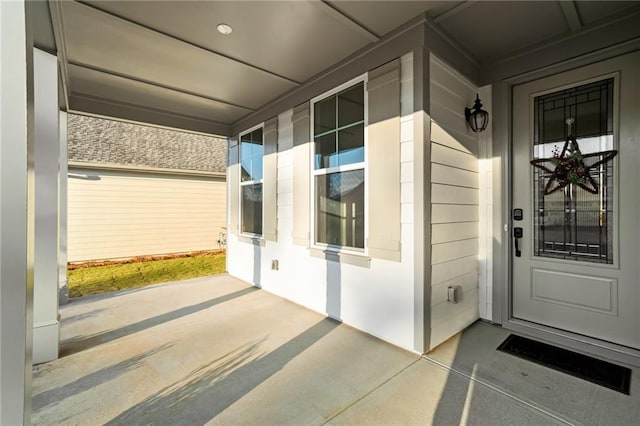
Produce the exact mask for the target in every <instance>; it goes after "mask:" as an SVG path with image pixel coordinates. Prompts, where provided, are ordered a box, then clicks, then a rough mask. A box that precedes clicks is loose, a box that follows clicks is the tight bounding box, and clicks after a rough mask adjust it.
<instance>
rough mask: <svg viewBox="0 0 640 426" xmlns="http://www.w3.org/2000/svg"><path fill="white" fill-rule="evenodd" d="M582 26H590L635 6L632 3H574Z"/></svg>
mask: <svg viewBox="0 0 640 426" xmlns="http://www.w3.org/2000/svg"><path fill="white" fill-rule="evenodd" d="M574 3H575V5H576V9H577V10H578V15H579V16H580V20H581V21H582V23H583V24H585V25H587V24H591V23H593V22H597V21H599V20H601V19H602V18H605V17H607V16H610V15H613V14H615V13H618V12H620V11H622V10H624V9H627V8H630V7H634V6H637V2H634V1H606V2H602V1H576V2H574Z"/></svg>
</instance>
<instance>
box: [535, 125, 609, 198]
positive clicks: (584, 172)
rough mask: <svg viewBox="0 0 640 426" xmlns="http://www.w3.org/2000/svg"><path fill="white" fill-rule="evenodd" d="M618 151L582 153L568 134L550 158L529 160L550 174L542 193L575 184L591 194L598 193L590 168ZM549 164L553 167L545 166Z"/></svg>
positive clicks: (546, 193) (605, 160)
mask: <svg viewBox="0 0 640 426" xmlns="http://www.w3.org/2000/svg"><path fill="white" fill-rule="evenodd" d="M617 153H618V151H616V150H611V151H602V152H594V153H592V154H586V155H583V154H582V152H580V147H579V146H578V142H577V141H576V138H575V137H573V136H569V137H568V138H567V140H566V141H565V143H564V146H563V147H562V151H561V152H558V150H557V149H555V150H554V153H553V157H551V158H538V159H536V160H531V165H533V166H534V167H537V168H539V169H542V170H544V171H545V172H547V173H549V174H550V178H549V181H548V182H547V184H546V185H545V187H544V195H549V194H551V193H552V192H555V191H558V190H560V189H562V188H564V187H565V186H567V185H570V184H575V185H578V186H579V187H580V188H582V189H584V190H585V191H589V192H590V193H592V194H597V193H598V185H597V184H596V182H595V181H594V180H593V177H592V176H591V169H593V168H595V167H598V166H599V165H601V164H604V163H606V162H607V161H609V160H611V159H613V157H615V156H616V154H617ZM549 164H550V165H551V167H553V169H551V168H550V167H547V165H549Z"/></svg>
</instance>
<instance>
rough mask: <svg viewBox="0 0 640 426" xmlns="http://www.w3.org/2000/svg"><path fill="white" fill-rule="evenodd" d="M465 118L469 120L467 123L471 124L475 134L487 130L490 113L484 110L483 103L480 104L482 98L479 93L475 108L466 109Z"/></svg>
mask: <svg viewBox="0 0 640 426" xmlns="http://www.w3.org/2000/svg"><path fill="white" fill-rule="evenodd" d="M464 117H465V118H466V119H467V123H469V127H470V128H471V131H473V132H476V133H477V132H482V131H484V130H485V129H486V128H487V124H488V123H489V113H488V112H487V111H485V110H483V109H482V102H480V97H479V96H478V94H477V93H476V101H475V103H474V105H473V108H465V109H464Z"/></svg>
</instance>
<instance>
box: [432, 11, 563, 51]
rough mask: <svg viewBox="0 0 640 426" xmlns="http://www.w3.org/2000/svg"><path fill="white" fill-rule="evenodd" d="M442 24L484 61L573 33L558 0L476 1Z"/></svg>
mask: <svg viewBox="0 0 640 426" xmlns="http://www.w3.org/2000/svg"><path fill="white" fill-rule="evenodd" d="M489 23H490V25H488V24H489ZM440 25H441V26H442V28H443V29H444V30H445V31H446V32H447V33H449V34H450V35H451V36H452V37H453V38H454V39H455V40H457V41H458V43H460V44H462V45H463V46H465V47H466V49H467V50H468V51H469V52H470V53H471V54H472V55H473V56H474V57H476V58H477V59H478V60H480V61H487V60H489V59H491V58H496V57H500V56H503V55H506V54H508V53H510V52H512V51H514V50H517V49H519V48H521V47H525V46H529V45H532V44H535V43H538V42H540V41H542V40H545V39H548V38H551V37H554V36H557V35H559V34H563V33H567V32H569V26H568V24H567V22H566V19H565V17H564V14H563V12H562V9H561V8H560V5H559V3H558V2H557V1H529V2H527V1H523V2H521V1H519V2H493V1H491V2H476V3H473V4H471V5H470V6H469V7H467V8H466V9H464V10H462V11H460V12H459V13H457V14H455V15H454V16H451V17H450V18H449V19H446V20H444V21H442V22H441V23H440Z"/></svg>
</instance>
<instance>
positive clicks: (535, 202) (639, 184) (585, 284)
mask: <svg viewBox="0 0 640 426" xmlns="http://www.w3.org/2000/svg"><path fill="white" fill-rule="evenodd" d="M568 118H572V119H573V120H574V122H573V124H572V125H571V133H572V134H573V135H574V136H575V137H576V141H577V143H578V148H579V150H580V152H581V154H582V155H583V156H586V157H583V158H582V160H581V159H580V156H579V155H578V153H577V151H574V154H571V152H570V151H567V152H565V155H564V156H561V155H560V154H561V152H562V150H563V147H564V144H565V141H566V140H567V132H568V130H567V128H568V126H567V124H566V120H567V119H568ZM569 145H570V144H569ZM607 150H617V151H618V154H617V156H616V157H615V158H614V159H613V160H611V161H607V162H606V163H604V164H602V165H600V166H596V167H591V168H589V166H590V165H591V164H593V163H595V162H596V161H598V160H599V159H601V158H603V157H600V156H595V155H594V156H589V154H594V153H597V152H602V151H607ZM554 153H555V155H556V157H558V156H560V157H561V158H564V159H565V160H564V161H560V159H558V160H556V161H555V162H552V161H548V162H546V163H544V164H545V165H546V167H547V169H549V170H553V171H554V172H555V173H549V172H548V171H544V170H542V169H540V168H537V167H534V166H532V165H531V164H530V161H531V160H533V159H537V158H552V157H553V156H554ZM571 159H573V160H575V162H574V163H572V164H573V165H574V166H575V165H577V166H576V167H574V166H572V165H571ZM558 163H562V164H561V166H560V167H558V168H556V167H557V165H558ZM582 166H586V168H585V167H582ZM512 169H513V172H512V202H513V204H512V207H513V209H514V210H515V209H522V220H513V221H512V226H513V229H512V235H511V244H512V245H513V255H512V271H513V275H512V301H511V303H512V305H511V307H512V317H514V318H518V319H521V320H526V321H529V322H532V323H537V324H541V325H544V326H547V327H553V328H556V329H560V330H565V331H568V332H571V333H577V334H581V335H585V336H589V337H593V338H596V339H600V340H604V341H608V342H612V343H616V344H620V345H625V346H628V347H632V348H636V349H640V291H639V288H640V172H639V170H640V53H639V52H635V53H631V54H628V55H624V56H621V57H618V58H614V59H610V60H607V61H603V62H599V63H596V64H592V65H589V66H586V67H582V68H579V69H575V70H571V71H568V72H565V73H561V74H557V75H554V76H551V77H547V78H544V79H540V80H535V81H532V82H529V83H525V84H522V85H519V86H516V87H514V95H513V168H512ZM571 170H573V172H571ZM584 170H586V172H585V173H582V172H581V171H584ZM567 171H569V172H570V173H566V172H567ZM587 172H588V173H589V175H590V176H591V178H592V181H591V180H590V179H589V176H587V174H586V173H587ZM550 179H552V182H551V184H549V185H547V184H548V183H549V180H550ZM567 181H569V182H573V183H571V184H568V185H567V186H565V187H563V188H559V189H558V190H556V191H553V192H551V191H552V190H553V189H554V188H556V187H558V186H562V185H563V184H564V183H565V182H567ZM592 183H593V184H595V185H592ZM578 184H582V186H583V187H587V188H591V189H592V190H593V189H594V187H595V190H597V193H596V194H594V193H592V192H589V191H587V190H585V189H584V188H583V187H580V185H578ZM545 192H547V194H545ZM512 213H513V212H512ZM516 228H521V229H522V237H521V238H518V239H517V240H516V238H515V237H514V234H513V232H514V230H515V229H516ZM516 232H518V231H516ZM516 241H517V243H518V248H519V249H520V250H519V253H517V252H516V250H515V243H516Z"/></svg>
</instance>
